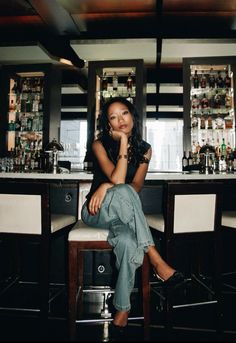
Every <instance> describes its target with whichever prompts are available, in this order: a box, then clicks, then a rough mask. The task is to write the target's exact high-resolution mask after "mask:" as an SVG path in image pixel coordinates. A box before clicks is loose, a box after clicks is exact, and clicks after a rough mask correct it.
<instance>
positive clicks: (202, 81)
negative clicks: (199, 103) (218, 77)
mask: <svg viewBox="0 0 236 343" xmlns="http://www.w3.org/2000/svg"><path fill="white" fill-rule="evenodd" d="M206 85H207V78H206V75H205V74H204V73H203V71H202V75H201V79H200V87H201V88H206Z"/></svg>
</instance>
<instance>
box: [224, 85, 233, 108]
mask: <svg viewBox="0 0 236 343" xmlns="http://www.w3.org/2000/svg"><path fill="white" fill-rule="evenodd" d="M225 107H226V108H231V107H232V96H231V94H230V91H229V89H227V91H226V94H225Z"/></svg>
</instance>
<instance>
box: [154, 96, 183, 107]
mask: <svg viewBox="0 0 236 343" xmlns="http://www.w3.org/2000/svg"><path fill="white" fill-rule="evenodd" d="M155 98H156V94H155V93H151V94H147V105H154V104H155ZM158 100H159V105H170V106H172V105H178V106H183V94H179V93H160V94H159V97H158Z"/></svg>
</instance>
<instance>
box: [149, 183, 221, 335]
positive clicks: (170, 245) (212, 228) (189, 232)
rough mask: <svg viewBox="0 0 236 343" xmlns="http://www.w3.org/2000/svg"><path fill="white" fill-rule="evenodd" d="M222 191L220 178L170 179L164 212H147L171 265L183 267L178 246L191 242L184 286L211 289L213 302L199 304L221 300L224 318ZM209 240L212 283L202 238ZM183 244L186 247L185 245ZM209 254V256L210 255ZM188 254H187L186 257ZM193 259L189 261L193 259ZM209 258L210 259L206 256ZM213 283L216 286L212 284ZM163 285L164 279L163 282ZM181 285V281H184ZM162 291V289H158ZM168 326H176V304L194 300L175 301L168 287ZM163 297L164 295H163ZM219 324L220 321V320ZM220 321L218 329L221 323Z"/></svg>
mask: <svg viewBox="0 0 236 343" xmlns="http://www.w3.org/2000/svg"><path fill="white" fill-rule="evenodd" d="M221 194H222V183H220V182H201V183H199V182H169V183H167V184H166V185H165V189H164V196H163V209H164V210H163V215H162V214H146V215H145V216H146V219H147V222H148V224H149V226H150V228H151V229H153V235H155V232H156V233H157V235H158V237H159V239H160V240H161V244H162V248H163V251H162V255H163V257H164V258H165V260H166V261H167V263H169V264H170V265H172V266H174V267H175V268H176V269H179V270H181V269H182V268H181V265H180V266H177V265H176V259H177V256H176V252H177V249H176V246H175V244H177V243H178V244H183V243H184V242H185V243H186V244H185V245H184V246H188V245H189V244H191V247H192V249H191V251H190V253H191V254H190V257H191V259H190V261H191V263H190V267H189V269H190V271H189V274H190V277H186V280H185V282H184V283H183V284H182V286H183V287H185V285H187V282H192V283H195V284H196V285H198V287H203V289H204V290H206V291H207V293H209V297H210V298H212V299H214V300H213V301H212V302H211V301H209V299H207V301H201V302H200V301H195V306H196V305H201V304H209V303H217V305H218V309H217V318H218V319H219V321H220V319H221V316H222V309H221V244H220V222H221V202H222V200H221ZM205 241H207V242H209V244H211V245H212V246H213V249H214V258H213V262H212V265H211V269H212V277H211V280H212V282H211V285H210V286H209V283H208V282H205V281H207V279H206V278H205V276H204V275H203V273H202V270H201V268H202V266H203V265H204V264H203V265H202V264H201V263H200V262H202V261H203V256H205V255H203V253H205V251H204V252H203V251H202V244H203V243H202V242H205ZM184 246H183V247H184ZM206 257H207V256H206ZM186 258H187V257H185V260H186ZM190 261H189V262H190ZM205 261H206V260H205ZM212 285H213V286H212ZM160 287H161V283H160ZM180 287H181V285H180ZM156 293H157V294H159V293H158V292H156ZM164 294H165V296H164V311H165V318H166V319H165V327H166V328H167V329H168V330H170V329H172V326H173V323H172V319H173V318H172V316H173V309H174V307H176V308H180V307H181V306H183V307H187V306H193V304H194V301H192V302H191V303H189V305H188V304H186V303H183V304H178V305H176V306H175V305H173V303H172V300H171V299H172V298H173V295H172V294H171V290H170V289H169V291H166V290H165V291H164ZM161 295H163V293H161ZM162 300H163V297H162ZM195 300H196V299H195ZM218 324H219V322H218ZM218 324H217V330H218V329H220V325H218Z"/></svg>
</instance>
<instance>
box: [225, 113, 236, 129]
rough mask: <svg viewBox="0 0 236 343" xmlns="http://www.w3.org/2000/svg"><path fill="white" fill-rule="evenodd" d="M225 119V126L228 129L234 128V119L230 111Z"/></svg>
mask: <svg viewBox="0 0 236 343" xmlns="http://www.w3.org/2000/svg"><path fill="white" fill-rule="evenodd" d="M224 120H225V128H226V129H232V128H233V122H234V119H233V116H232V115H230V114H229V112H228V114H227V116H226V117H225V118H224Z"/></svg>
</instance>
